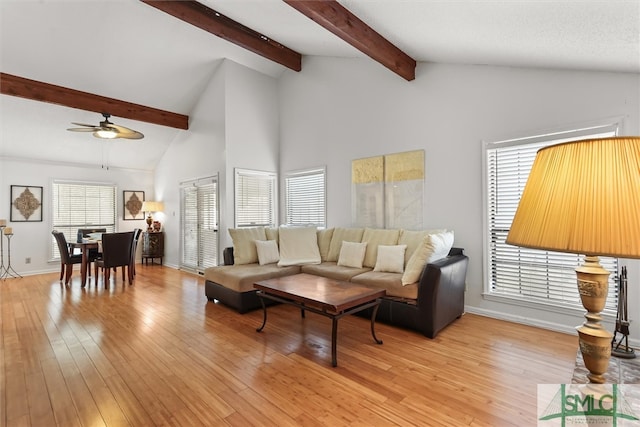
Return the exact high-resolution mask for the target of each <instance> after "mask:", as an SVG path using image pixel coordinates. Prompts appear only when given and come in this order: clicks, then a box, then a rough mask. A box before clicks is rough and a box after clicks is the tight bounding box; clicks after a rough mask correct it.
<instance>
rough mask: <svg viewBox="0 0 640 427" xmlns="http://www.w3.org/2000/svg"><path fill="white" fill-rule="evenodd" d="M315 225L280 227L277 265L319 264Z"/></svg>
mask: <svg viewBox="0 0 640 427" xmlns="http://www.w3.org/2000/svg"><path fill="white" fill-rule="evenodd" d="M316 231H317V229H316V227H280V230H279V232H278V234H279V238H280V261H278V266H279V267H285V266H288V265H302V264H320V250H319V249H318V237H317V235H316Z"/></svg>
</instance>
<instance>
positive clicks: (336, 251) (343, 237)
mask: <svg viewBox="0 0 640 427" xmlns="http://www.w3.org/2000/svg"><path fill="white" fill-rule="evenodd" d="M363 233H364V228H340V227H336V228H335V229H334V230H333V236H332V237H331V244H330V245H329V254H328V255H327V261H338V256H339V255H340V248H341V247H342V242H343V241H344V242H357V243H360V242H362V234H363Z"/></svg>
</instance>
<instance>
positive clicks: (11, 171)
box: [0, 137, 153, 275]
mask: <svg viewBox="0 0 640 427" xmlns="http://www.w3.org/2000/svg"><path fill="white" fill-rule="evenodd" d="M91 140H93V137H91ZM54 179H61V180H71V181H86V182H107V183H113V184H115V185H116V186H117V189H118V192H117V194H116V202H117V222H116V229H117V230H118V231H131V230H133V229H134V228H142V229H145V228H146V226H147V224H146V223H145V221H144V220H142V219H141V220H132V221H129V220H128V221H124V220H123V219H122V218H123V210H122V205H123V196H122V192H123V191H124V190H138V191H144V192H145V196H146V197H147V199H148V198H149V197H150V195H152V193H153V173H152V172H151V171H142V170H134V169H117V168H109V169H108V170H107V169H103V168H101V167H100V166H94V165H88V166H82V165H60V164H55V163H50V162H36V161H24V160H15V159H6V158H0V201H2V202H3V203H0V218H6V219H7V225H8V226H10V227H13V232H14V236H13V238H12V239H11V266H12V267H13V268H14V269H15V270H16V271H17V272H18V273H19V274H21V275H30V274H39V273H44V272H50V271H59V270H60V261H56V262H50V257H51V253H50V244H51V242H52V236H51V230H53V224H52V222H51V183H52V181H53V180H54ZM11 185H29V186H39V187H43V200H42V205H43V212H42V214H43V215H42V222H9V218H10V216H9V214H10V211H9V200H10V186H11ZM0 238H2V239H4V242H3V245H4V250H5V261H4V262H5V264H6V263H7V259H6V257H7V240H6V239H5V238H4V237H3V236H0ZM26 258H31V263H29V264H26V262H25V259H26ZM77 270H78V271H79V268H77Z"/></svg>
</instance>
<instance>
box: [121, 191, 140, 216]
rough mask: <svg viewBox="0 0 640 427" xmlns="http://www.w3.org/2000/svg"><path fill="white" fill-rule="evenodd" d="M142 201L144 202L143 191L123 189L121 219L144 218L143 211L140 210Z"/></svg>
mask: <svg viewBox="0 0 640 427" xmlns="http://www.w3.org/2000/svg"><path fill="white" fill-rule="evenodd" d="M142 202H144V191H123V192H122V211H123V218H122V219H124V220H134V219H144V212H142Z"/></svg>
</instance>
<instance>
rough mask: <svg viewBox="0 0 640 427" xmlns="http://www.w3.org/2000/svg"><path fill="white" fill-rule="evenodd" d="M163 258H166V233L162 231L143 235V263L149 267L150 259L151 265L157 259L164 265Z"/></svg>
mask: <svg viewBox="0 0 640 427" xmlns="http://www.w3.org/2000/svg"><path fill="white" fill-rule="evenodd" d="M162 257H164V233H163V232H162V231H158V232H149V231H145V232H143V233H142V262H143V263H145V264H146V265H149V259H151V265H153V260H154V259H155V258H160V265H162Z"/></svg>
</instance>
